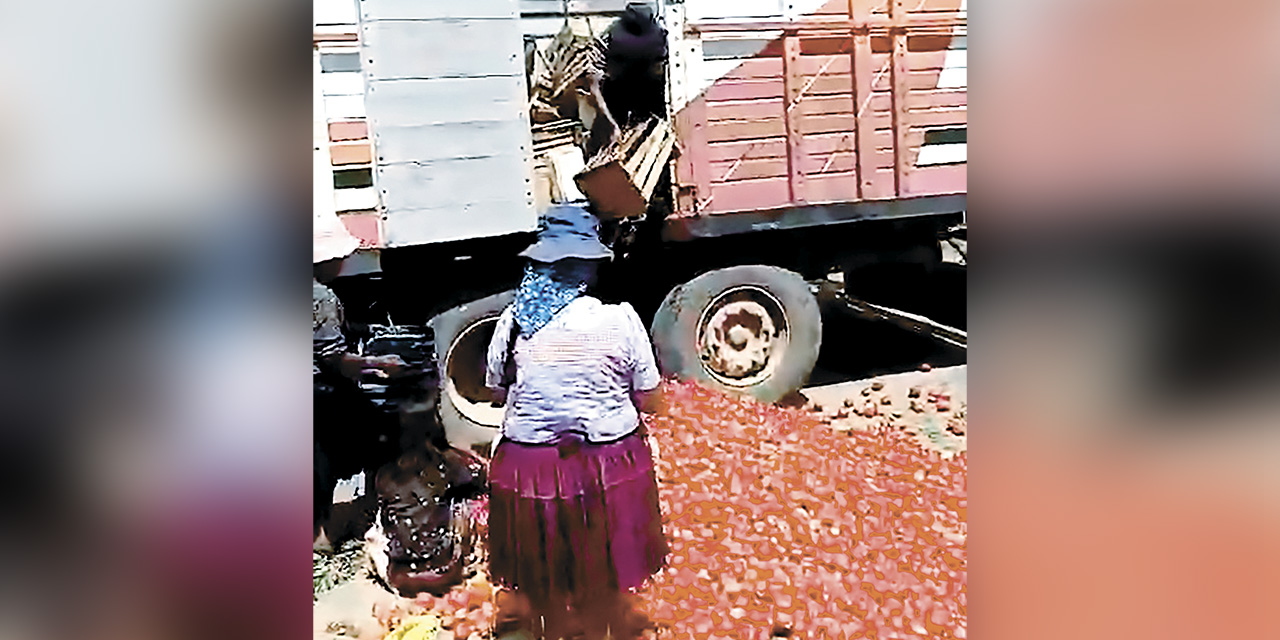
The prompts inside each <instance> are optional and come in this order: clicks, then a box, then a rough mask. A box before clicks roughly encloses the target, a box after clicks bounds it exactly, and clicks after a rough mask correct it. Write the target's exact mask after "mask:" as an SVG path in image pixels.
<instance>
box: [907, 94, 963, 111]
mask: <svg viewBox="0 0 1280 640" xmlns="http://www.w3.org/2000/svg"><path fill="white" fill-rule="evenodd" d="M968 100H969V92H967V91H952V90H946V89H943V90H938V91H911V92H908V93H907V101H906V104H907V109H908V110H917V109H961V108H964V107H966V106H967V103H968Z"/></svg>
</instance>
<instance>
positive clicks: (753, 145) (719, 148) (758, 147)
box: [706, 137, 787, 162]
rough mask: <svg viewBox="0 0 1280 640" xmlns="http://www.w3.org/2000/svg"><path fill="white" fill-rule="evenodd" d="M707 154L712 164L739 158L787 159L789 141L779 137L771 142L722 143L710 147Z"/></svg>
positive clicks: (770, 140)
mask: <svg viewBox="0 0 1280 640" xmlns="http://www.w3.org/2000/svg"><path fill="white" fill-rule="evenodd" d="M706 153H707V158H708V160H709V161H711V162H721V161H730V162H732V161H734V160H737V159H739V158H785V157H787V141H786V139H785V138H781V137H779V138H773V139H769V140H748V141H733V142H720V143H716V144H712V145H709V147H708V148H707V151H706Z"/></svg>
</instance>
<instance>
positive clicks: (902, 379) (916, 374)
mask: <svg viewBox="0 0 1280 640" xmlns="http://www.w3.org/2000/svg"><path fill="white" fill-rule="evenodd" d="M967 372H968V367H967V366H966V365H960V366H955V367H946V368H941V369H931V370H928V371H909V372H906V373H898V374H891V375H884V376H877V377H875V378H870V379H867V380H855V381H853V382H842V383H837V384H831V385H824V386H819V387H810V388H807V389H805V390H804V391H803V392H802V395H803V396H804V398H805V400H806V408H807V409H809V410H811V411H813V412H815V413H818V414H819V415H821V416H822V418H823V420H824V422H827V423H828V424H830V425H831V427H832V428H833V429H838V430H846V429H859V430H867V429H871V428H872V427H874V426H876V425H888V426H893V427H896V428H900V429H902V430H904V431H906V432H907V433H911V434H913V435H915V436H916V439H917V441H918V442H919V443H920V446H921V447H924V448H925V449H930V450H933V451H937V452H938V453H939V454H942V455H943V456H952V455H955V454H957V453H961V452H964V451H965V450H966V449H967V447H968V438H967V422H968V419H967V411H966V410H967V408H968V397H967V392H968V385H967V375H966V374H967ZM913 392H914V393H915V395H914V396H913ZM868 406H870V407H871V408H872V409H871V410H868Z"/></svg>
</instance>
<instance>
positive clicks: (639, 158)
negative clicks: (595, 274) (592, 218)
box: [574, 119, 675, 220]
mask: <svg viewBox="0 0 1280 640" xmlns="http://www.w3.org/2000/svg"><path fill="white" fill-rule="evenodd" d="M674 145H675V132H674V131H673V130H672V129H671V125H670V124H669V123H668V122H667V121H666V120H659V119H653V120H649V121H648V122H646V123H644V124H641V125H638V126H636V127H633V128H631V129H628V130H627V131H625V132H623V134H622V136H621V138H620V139H619V140H618V142H617V144H612V145H609V146H607V147H605V148H604V149H602V150H601V151H600V153H598V154H596V156H595V157H594V158H591V160H589V161H588V162H587V166H586V169H585V170H583V172H582V173H579V174H578V175H577V176H576V177H575V178H574V180H575V182H577V184H578V189H579V190H581V191H582V193H583V194H585V195H586V196H587V199H589V200H590V201H591V203H592V204H593V205H595V209H596V213H597V215H599V216H600V218H601V219H605V220H610V219H618V218H636V217H642V216H644V214H645V211H646V210H647V209H648V207H649V201H650V200H651V199H652V198H653V191H654V189H655V188H657V186H658V181H659V180H661V178H662V173H663V171H665V170H666V168H667V160H668V159H669V158H670V157H671V151H672V149H673V148H674Z"/></svg>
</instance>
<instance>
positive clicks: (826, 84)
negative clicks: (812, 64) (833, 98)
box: [801, 73, 853, 96]
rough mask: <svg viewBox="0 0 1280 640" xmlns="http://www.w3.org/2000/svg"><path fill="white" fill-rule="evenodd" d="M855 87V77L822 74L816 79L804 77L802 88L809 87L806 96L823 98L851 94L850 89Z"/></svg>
mask: <svg viewBox="0 0 1280 640" xmlns="http://www.w3.org/2000/svg"><path fill="white" fill-rule="evenodd" d="M852 85H853V77H852V76H849V75H838V74H837V75H833V74H826V73H824V74H822V75H820V76H817V77H814V76H812V75H810V76H805V77H804V83H803V84H802V85H801V86H808V87H809V88H808V90H807V91H805V92H804V95H806V96H821V95H831V94H842V93H849V87H850V86H852Z"/></svg>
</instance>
